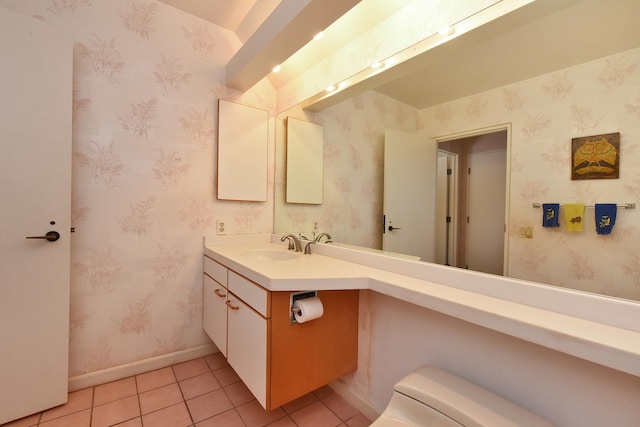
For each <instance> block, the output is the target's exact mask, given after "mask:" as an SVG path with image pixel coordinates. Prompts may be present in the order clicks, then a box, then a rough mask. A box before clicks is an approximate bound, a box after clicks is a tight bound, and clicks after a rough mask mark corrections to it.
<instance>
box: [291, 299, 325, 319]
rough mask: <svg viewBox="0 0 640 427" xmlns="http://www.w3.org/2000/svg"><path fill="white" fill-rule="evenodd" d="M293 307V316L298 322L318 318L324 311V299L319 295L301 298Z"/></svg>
mask: <svg viewBox="0 0 640 427" xmlns="http://www.w3.org/2000/svg"><path fill="white" fill-rule="evenodd" d="M293 309H294V313H293V317H294V319H296V322H298V323H304V322H308V321H309V320H314V319H317V318H319V317H322V314H323V313H324V308H323V307H322V301H320V298H318V297H313V298H304V299H299V300H297V301H296V302H294V303H293Z"/></svg>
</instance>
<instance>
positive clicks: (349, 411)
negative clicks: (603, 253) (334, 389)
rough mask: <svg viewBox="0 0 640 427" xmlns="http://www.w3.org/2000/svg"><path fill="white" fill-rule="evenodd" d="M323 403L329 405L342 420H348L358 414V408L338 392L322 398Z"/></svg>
mask: <svg viewBox="0 0 640 427" xmlns="http://www.w3.org/2000/svg"><path fill="white" fill-rule="evenodd" d="M322 403H324V404H325V405H327V407H328V408H329V409H331V411H332V412H333V413H334V414H336V415H337V416H338V418H340V419H341V420H342V421H347V420H348V419H350V418H352V417H354V416H356V415H357V414H358V410H357V409H356V408H354V407H353V406H352V405H351V404H350V403H349V402H347V401H346V400H344V398H343V397H342V396H340V395H339V394H337V393H333V394H330V395H329V396H327V397H325V398H324V399H322Z"/></svg>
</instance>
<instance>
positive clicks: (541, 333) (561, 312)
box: [204, 235, 640, 376]
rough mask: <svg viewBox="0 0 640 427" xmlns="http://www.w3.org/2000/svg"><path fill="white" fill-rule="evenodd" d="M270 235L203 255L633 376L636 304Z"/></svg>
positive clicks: (256, 276)
mask: <svg viewBox="0 0 640 427" xmlns="http://www.w3.org/2000/svg"><path fill="white" fill-rule="evenodd" d="M277 237H278V236H271V235H255V236H241V237H238V236H226V237H225V238H219V237H216V238H207V239H206V240H205V249H204V252H205V255H207V256H208V257H210V258H212V259H214V260H216V261H218V262H219V263H221V264H223V265H225V266H227V267H228V268H230V269H232V270H235V271H236V272H237V273H239V274H241V275H243V276H245V277H247V278H248V279H250V280H252V281H254V282H256V283H258V284H259V285H261V286H263V287H264V288H266V289H268V290H270V291H303V290H340V289H369V290H372V291H375V292H379V293H382V294H385V295H388V296H391V297H394V298H398V299H400V300H403V301H407V302H410V303H413V304H416V305H419V306H422V307H425V308H427V309H430V310H435V311H438V312H441V313H444V314H447V315H450V316H453V317H456V318H459V319H463V320H465V321H468V322H471V323H474V324H477V325H480V326H484V327H486V328H489V329H492V330H496V331H499V332H502V333H505V334H508V335H511V336H514V337H517V338H520V339H524V340H526V341H530V342H534V343H537V344H539V345H543V346H545V347H548V348H552V349H554V350H558V351H561V352H564V353H567V354H571V355H573V356H576V357H580V358H583V359H586V360H590V361H592V362H595V363H599V364H602V365H605V366H609V367H611V368H614V369H618V370H620V371H623V372H626V373H629V374H632V375H635V376H640V304H637V303H632V302H630V301H624V300H616V299H613V298H605V297H600V296H596V295H592V294H586V293H579V292H575V291H568V290H565V289H562V288H554V287H550V286H546V285H540V284H535V283H530V282H525V281H520V280H514V279H509V278H504V277H497V276H492V275H487V274H483V273H476V272H470V271H467V270H460V269H452V268H448V267H442V266H438V265H434V264H429V263H422V262H417V261H411V260H406V259H400V258H394V257H390V256H385V255H379V254H375V253H367V252H364V251H355V250H353V249H348V248H341V247H339V246H337V245H327V244H320V245H313V246H312V251H313V252H314V253H312V254H311V255H304V254H302V253H293V252H291V251H287V249H286V246H285V245H283V244H281V243H280V242H279V239H278V238H277ZM260 251H265V252H271V251H282V252H283V253H284V254H285V255H283V257H287V258H291V259H284V260H270V259H266V257H260V256H255V255H256V254H259V253H260ZM505 284H507V285H508V287H505ZM474 287H475V289H474ZM477 289H482V293H481V292H480V291H478V290H477Z"/></svg>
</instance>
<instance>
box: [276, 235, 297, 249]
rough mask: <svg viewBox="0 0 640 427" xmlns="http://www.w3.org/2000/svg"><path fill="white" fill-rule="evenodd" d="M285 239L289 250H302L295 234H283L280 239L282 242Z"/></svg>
mask: <svg viewBox="0 0 640 427" xmlns="http://www.w3.org/2000/svg"><path fill="white" fill-rule="evenodd" d="M285 240H289V250H290V251H291V250H294V249H295V251H296V252H302V244H301V243H300V239H298V237H296V235H295V234H291V233H289V234H285V235H284V236H282V238H281V239H280V241H281V242H284V241H285Z"/></svg>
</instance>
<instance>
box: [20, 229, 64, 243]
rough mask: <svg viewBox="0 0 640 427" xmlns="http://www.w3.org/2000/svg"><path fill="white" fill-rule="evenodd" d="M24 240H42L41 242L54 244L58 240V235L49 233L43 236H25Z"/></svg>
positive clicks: (54, 232)
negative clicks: (45, 241) (46, 241)
mask: <svg viewBox="0 0 640 427" xmlns="http://www.w3.org/2000/svg"><path fill="white" fill-rule="evenodd" d="M26 238H27V239H43V240H48V241H50V242H55V241H56V240H58V239H59V238H60V233H58V232H57V231H49V232H48V233H47V234H45V235H44V236H27V237H26Z"/></svg>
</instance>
